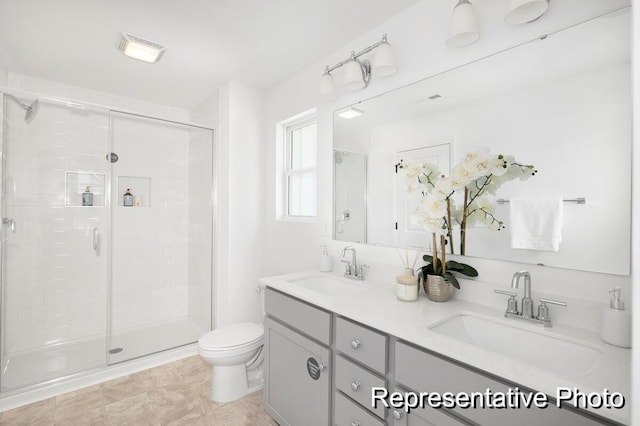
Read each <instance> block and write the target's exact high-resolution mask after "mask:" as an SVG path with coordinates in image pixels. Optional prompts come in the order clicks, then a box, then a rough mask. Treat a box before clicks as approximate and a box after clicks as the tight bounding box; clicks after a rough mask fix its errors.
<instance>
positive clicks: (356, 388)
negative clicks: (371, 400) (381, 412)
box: [351, 380, 360, 392]
mask: <svg viewBox="0 0 640 426" xmlns="http://www.w3.org/2000/svg"><path fill="white" fill-rule="evenodd" d="M351 390H352V391H354V392H358V391H359V390H360V382H359V381H357V380H356V381H355V382H353V383H351Z"/></svg>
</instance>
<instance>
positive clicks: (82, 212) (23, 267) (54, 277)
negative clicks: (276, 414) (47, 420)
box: [0, 95, 110, 391]
mask: <svg viewBox="0 0 640 426" xmlns="http://www.w3.org/2000/svg"><path fill="white" fill-rule="evenodd" d="M0 96H2V95H0ZM2 97H3V103H2V106H3V114H2V118H3V123H2V124H3V126H2V127H3V132H2V147H1V149H2V194H1V204H2V206H1V211H2V230H1V234H0V235H1V239H2V245H1V251H2V253H1V255H2V318H1V325H2V333H1V334H2V341H1V363H2V366H1V367H2V370H1V376H0V385H1V391H7V390H12V389H17V388H22V387H25V386H28V385H31V384H36V383H41V382H45V381H47V380H51V379H56V378H60V377H65V376H68V375H71V374H74V373H77V372H80V371H84V370H88V369H92V368H95V367H99V366H103V365H104V364H105V363H106V327H107V321H106V319H107V277H108V274H107V265H108V259H107V257H108V253H109V250H108V246H107V243H108V241H107V240H108V232H107V230H108V229H107V228H108V225H109V220H108V210H109V200H108V191H109V179H108V176H109V167H110V165H109V162H108V161H107V159H106V157H105V156H106V154H107V153H108V152H110V150H109V149H108V148H109V146H108V145H109V127H108V126H109V117H108V113H107V112H106V111H105V112H102V111H95V110H91V111H89V110H86V109H78V107H77V106H76V108H70V107H69V106H68V104H66V103H54V102H47V101H44V100H40V101H39V108H38V109H37V110H35V109H34V110H27V109H26V108H25V105H29V104H31V101H32V100H18V99H17V98H14V97H11V96H9V95H4V96H2ZM20 102H22V105H21V104H20ZM25 113H28V114H30V116H29V117H28V118H29V120H25V118H26V117H25Z"/></svg>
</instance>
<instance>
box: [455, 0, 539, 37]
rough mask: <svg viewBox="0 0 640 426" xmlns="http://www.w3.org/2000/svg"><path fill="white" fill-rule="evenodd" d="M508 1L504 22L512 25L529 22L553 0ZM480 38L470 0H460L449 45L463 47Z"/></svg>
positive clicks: (536, 17)
mask: <svg viewBox="0 0 640 426" xmlns="http://www.w3.org/2000/svg"><path fill="white" fill-rule="evenodd" d="M505 1H506V2H508V5H507V12H506V14H505V16H504V22H505V23H507V24H510V25H519V24H527V23H529V22H533V21H535V20H537V19H539V18H540V17H542V15H544V14H545V12H546V11H547V9H548V8H549V2H550V1H551V0H505ZM478 38H480V33H479V31H478V22H477V20H476V15H475V12H474V9H473V5H472V4H471V2H470V1H469V0H458V3H457V4H456V5H455V7H454V8H453V13H452V14H451V26H450V28H449V36H448V37H447V40H446V45H447V46H448V47H461V46H466V45H468V44H471V43H473V42H474V41H476V40H478Z"/></svg>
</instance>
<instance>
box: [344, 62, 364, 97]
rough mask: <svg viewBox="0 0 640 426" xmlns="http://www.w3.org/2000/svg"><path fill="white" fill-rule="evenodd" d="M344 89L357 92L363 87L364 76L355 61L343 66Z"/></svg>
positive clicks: (360, 67)
mask: <svg viewBox="0 0 640 426" xmlns="http://www.w3.org/2000/svg"><path fill="white" fill-rule="evenodd" d="M343 84H344V88H345V89H346V90H351V91H352V90H358V89H362V88H363V87H364V86H365V76H364V71H363V70H362V66H361V65H360V63H359V62H358V61H356V60H355V59H353V60H351V61H349V62H347V63H346V64H344V83H343Z"/></svg>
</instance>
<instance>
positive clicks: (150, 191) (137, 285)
mask: <svg viewBox="0 0 640 426" xmlns="http://www.w3.org/2000/svg"><path fill="white" fill-rule="evenodd" d="M112 134H113V147H112V149H113V152H115V153H116V154H117V155H118V157H119V160H118V161H117V162H116V163H114V164H113V169H112V185H111V186H112V191H111V196H112V204H113V208H112V223H111V226H112V282H113V284H112V288H113V293H112V326H113V331H114V332H118V331H119V330H123V329H128V328H132V327H137V326H141V325H148V324H153V323H157V322H162V321H165V320H169V319H173V318H177V317H183V316H186V315H187V314H188V305H187V284H188V253H189V252H188V248H189V247H188V237H189V233H188V226H189V221H188V219H189V131H188V130H187V129H186V128H183V127H176V126H175V125H170V124H166V123H163V122H161V121H158V120H150V119H144V118H140V117H135V116H128V115H123V114H114V115H113V118H112ZM123 180H124V182H125V183H126V185H124V186H123V185H122V181H123ZM129 185H130V186H131V192H132V193H133V195H134V196H141V197H142V200H141V201H142V206H133V207H124V206H122V196H123V194H124V191H126V188H125V187H127V186H129Z"/></svg>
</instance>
